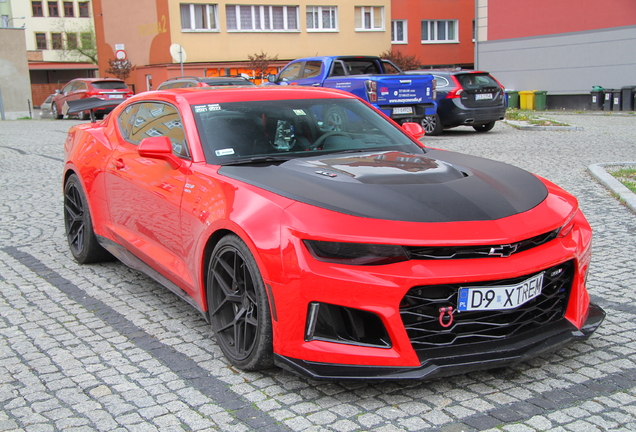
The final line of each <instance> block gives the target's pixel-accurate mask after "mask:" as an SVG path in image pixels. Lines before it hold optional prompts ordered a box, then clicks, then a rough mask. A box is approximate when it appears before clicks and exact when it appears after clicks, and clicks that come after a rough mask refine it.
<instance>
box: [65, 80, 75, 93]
mask: <svg viewBox="0 0 636 432" xmlns="http://www.w3.org/2000/svg"><path fill="white" fill-rule="evenodd" d="M74 86H75V83H74V82H72V83H68V84H66V85H65V86H64V88H63V89H62V93H68V92H70V91H73V87H74Z"/></svg>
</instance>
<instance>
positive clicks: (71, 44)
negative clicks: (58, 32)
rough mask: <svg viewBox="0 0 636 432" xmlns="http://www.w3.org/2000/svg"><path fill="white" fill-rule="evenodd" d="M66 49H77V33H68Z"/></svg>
mask: <svg viewBox="0 0 636 432" xmlns="http://www.w3.org/2000/svg"><path fill="white" fill-rule="evenodd" d="M66 49H70V50H73V49H77V33H66Z"/></svg>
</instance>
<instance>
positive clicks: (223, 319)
mask: <svg viewBox="0 0 636 432" xmlns="http://www.w3.org/2000/svg"><path fill="white" fill-rule="evenodd" d="M206 285H207V289H206V293H207V299H208V310H209V314H210V321H211V323H212V328H213V329H214V333H215V334H216V340H217V342H218V344H219V346H220V347H221V350H222V351H223V353H224V354H225V356H226V357H227V359H228V360H229V361H230V362H231V363H232V364H233V365H235V366H237V367H239V368H241V369H244V370H258V369H265V368H268V367H271V366H273V354H272V322H271V316H270V311H269V304H268V301H267V295H266V292H265V288H264V285H263V280H262V278H261V275H260V272H259V270H258V266H257V265H256V261H255V260H254V257H253V256H252V254H251V253H250V251H249V249H248V248H247V246H246V245H245V243H243V241H242V240H241V239H239V238H238V237H237V236H235V235H228V236H226V237H224V238H222V239H221V240H220V241H219V243H218V244H217V245H216V247H215V248H214V251H213V253H212V256H211V257H210V261H209V264H208V270H207V282H206Z"/></svg>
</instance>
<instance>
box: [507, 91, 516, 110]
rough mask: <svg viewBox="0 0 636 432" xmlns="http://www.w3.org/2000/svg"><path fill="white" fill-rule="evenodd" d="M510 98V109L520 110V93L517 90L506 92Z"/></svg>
mask: <svg viewBox="0 0 636 432" xmlns="http://www.w3.org/2000/svg"><path fill="white" fill-rule="evenodd" d="M506 96H507V97H508V108H519V92H518V91H516V90H506Z"/></svg>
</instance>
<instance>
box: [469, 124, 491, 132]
mask: <svg viewBox="0 0 636 432" xmlns="http://www.w3.org/2000/svg"><path fill="white" fill-rule="evenodd" d="M494 127H495V122H494V121H491V122H488V123H485V124H482V125H477V126H473V129H475V130H476V131H477V132H488V131H489V130H491V129H492V128H494Z"/></svg>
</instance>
